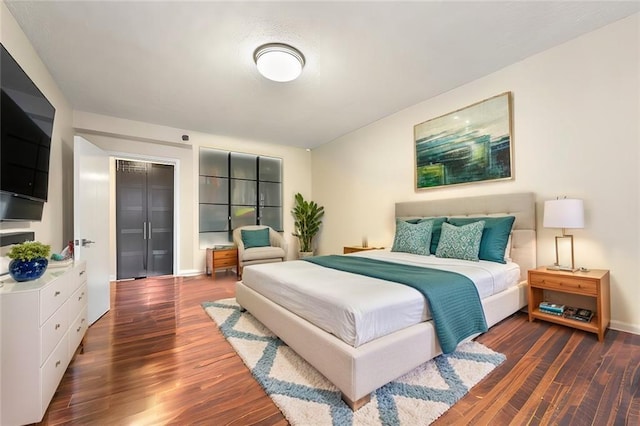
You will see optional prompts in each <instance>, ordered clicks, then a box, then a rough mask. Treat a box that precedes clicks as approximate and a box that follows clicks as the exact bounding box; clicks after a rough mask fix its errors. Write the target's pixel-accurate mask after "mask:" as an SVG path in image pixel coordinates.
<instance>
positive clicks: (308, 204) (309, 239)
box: [291, 193, 324, 257]
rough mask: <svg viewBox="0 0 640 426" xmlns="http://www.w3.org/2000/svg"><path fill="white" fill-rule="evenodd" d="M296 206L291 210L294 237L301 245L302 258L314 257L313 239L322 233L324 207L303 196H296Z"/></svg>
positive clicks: (298, 194) (300, 253)
mask: <svg viewBox="0 0 640 426" xmlns="http://www.w3.org/2000/svg"><path fill="white" fill-rule="evenodd" d="M295 201H296V203H295V206H294V207H293V209H292V210H291V214H293V218H294V220H295V222H294V228H295V232H293V234H292V235H293V236H294V237H298V241H299V243H300V251H299V255H300V257H305V256H313V245H312V243H313V237H315V236H316V234H317V233H318V232H319V231H320V224H322V220H321V219H322V216H324V207H322V206H318V204H316V203H315V202H314V201H306V200H305V199H304V198H303V197H302V194H300V193H297V194H296V195H295Z"/></svg>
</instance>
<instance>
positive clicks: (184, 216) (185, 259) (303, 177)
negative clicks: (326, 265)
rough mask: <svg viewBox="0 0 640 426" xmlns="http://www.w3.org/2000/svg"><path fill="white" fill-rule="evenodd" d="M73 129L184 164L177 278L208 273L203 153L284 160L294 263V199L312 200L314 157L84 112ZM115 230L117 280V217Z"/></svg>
mask: <svg viewBox="0 0 640 426" xmlns="http://www.w3.org/2000/svg"><path fill="white" fill-rule="evenodd" d="M73 125H74V128H75V129H76V131H77V132H78V133H79V134H81V135H82V136H83V137H84V138H86V139H87V140H88V141H90V142H92V143H94V144H95V145H97V146H99V147H100V148H102V149H103V150H105V151H107V152H109V153H113V154H119V155H120V156H123V157H129V158H137V159H150V160H156V161H165V162H169V163H174V164H178V165H179V167H178V168H177V169H176V171H177V173H178V182H177V185H176V193H177V196H178V197H179V202H178V204H179V209H178V210H177V211H176V212H175V213H176V218H177V220H178V224H179V226H178V234H177V237H178V265H177V274H179V275H189V274H197V273H203V272H204V270H205V250H201V249H200V248H199V244H198V238H199V235H198V152H199V148H200V147H209V148H218V149H223V150H229V151H236V152H246V153H251V154H258V155H268V156H272V157H278V158H282V160H283V202H284V207H283V216H284V218H283V219H284V221H283V224H284V230H285V232H284V237H285V238H286V240H287V241H288V243H289V253H288V256H289V258H293V257H295V253H296V252H297V241H296V239H295V238H294V237H293V236H291V232H292V231H293V218H292V216H291V214H290V213H289V212H290V211H291V208H292V205H293V196H294V194H295V193H296V192H300V193H302V194H303V195H305V196H307V197H308V196H309V195H310V194H311V172H310V170H311V154H310V153H309V152H307V151H305V150H304V149H300V148H293V147H288V146H284V145H273V144H266V143H261V142H258V141H251V140H242V139H237V138H231V137H225V136H217V135H211V134H205V133H198V132H193V131H188V130H184V129H176V128H171V127H165V126H158V125H154V124H149V123H142V122H137V121H131V120H124V119H120V118H114V117H107V116H102V115H97V114H91V113H87V112H80V111H76V112H75V113H74V120H73ZM183 134H188V135H189V141H188V142H184V141H182V135H183ZM112 183H113V179H112ZM112 204H113V203H112ZM112 208H113V206H112ZM110 229H111V235H112V238H111V243H110V245H111V250H110V251H111V256H110V265H111V267H110V269H111V275H112V277H115V276H116V269H115V268H116V261H115V255H116V253H115V213H113V214H112V215H111V224H110Z"/></svg>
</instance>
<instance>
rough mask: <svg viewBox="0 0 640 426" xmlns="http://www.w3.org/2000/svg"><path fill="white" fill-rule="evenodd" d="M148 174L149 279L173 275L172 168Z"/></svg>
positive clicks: (151, 170)
mask: <svg viewBox="0 0 640 426" xmlns="http://www.w3.org/2000/svg"><path fill="white" fill-rule="evenodd" d="M149 166H150V167H149V171H148V182H149V183H148V192H147V193H148V205H149V211H148V219H149V233H148V234H149V241H148V247H149V250H148V270H147V275H148V276H154V275H171V274H173V166H168V165H163V164H150V165H149Z"/></svg>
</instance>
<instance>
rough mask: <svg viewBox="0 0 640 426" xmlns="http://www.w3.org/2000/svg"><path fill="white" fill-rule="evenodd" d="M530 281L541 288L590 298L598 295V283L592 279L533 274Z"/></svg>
mask: <svg viewBox="0 0 640 426" xmlns="http://www.w3.org/2000/svg"><path fill="white" fill-rule="evenodd" d="M529 280H530V282H531V284H533V285H535V286H536V287H539V288H545V289H549V290H558V291H571V293H574V294H586V295H590V296H595V295H597V294H598V288H597V284H596V282H595V281H593V280H590V279H585V278H574V277H564V276H557V275H556V276H551V275H545V274H536V273H531V275H530V276H529Z"/></svg>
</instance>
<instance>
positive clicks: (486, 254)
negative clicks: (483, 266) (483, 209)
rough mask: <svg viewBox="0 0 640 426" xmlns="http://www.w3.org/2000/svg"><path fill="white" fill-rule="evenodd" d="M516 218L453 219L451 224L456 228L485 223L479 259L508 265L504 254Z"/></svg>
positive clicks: (450, 221) (450, 220) (450, 219)
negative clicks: (480, 222) (474, 223)
mask: <svg viewBox="0 0 640 426" xmlns="http://www.w3.org/2000/svg"><path fill="white" fill-rule="evenodd" d="M515 219H516V218H515V217H514V216H504V217H451V218H449V223H450V224H452V225H455V226H461V225H467V224H469V223H473V222H478V221H480V220H482V221H483V222H484V228H483V230H482V239H481V241H480V251H479V252H478V257H479V258H480V259H482V260H488V261H490V262H497V263H507V262H506V261H505V260H504V252H505V249H506V248H507V243H508V242H509V235H510V234H511V228H513V222H514V221H515Z"/></svg>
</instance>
